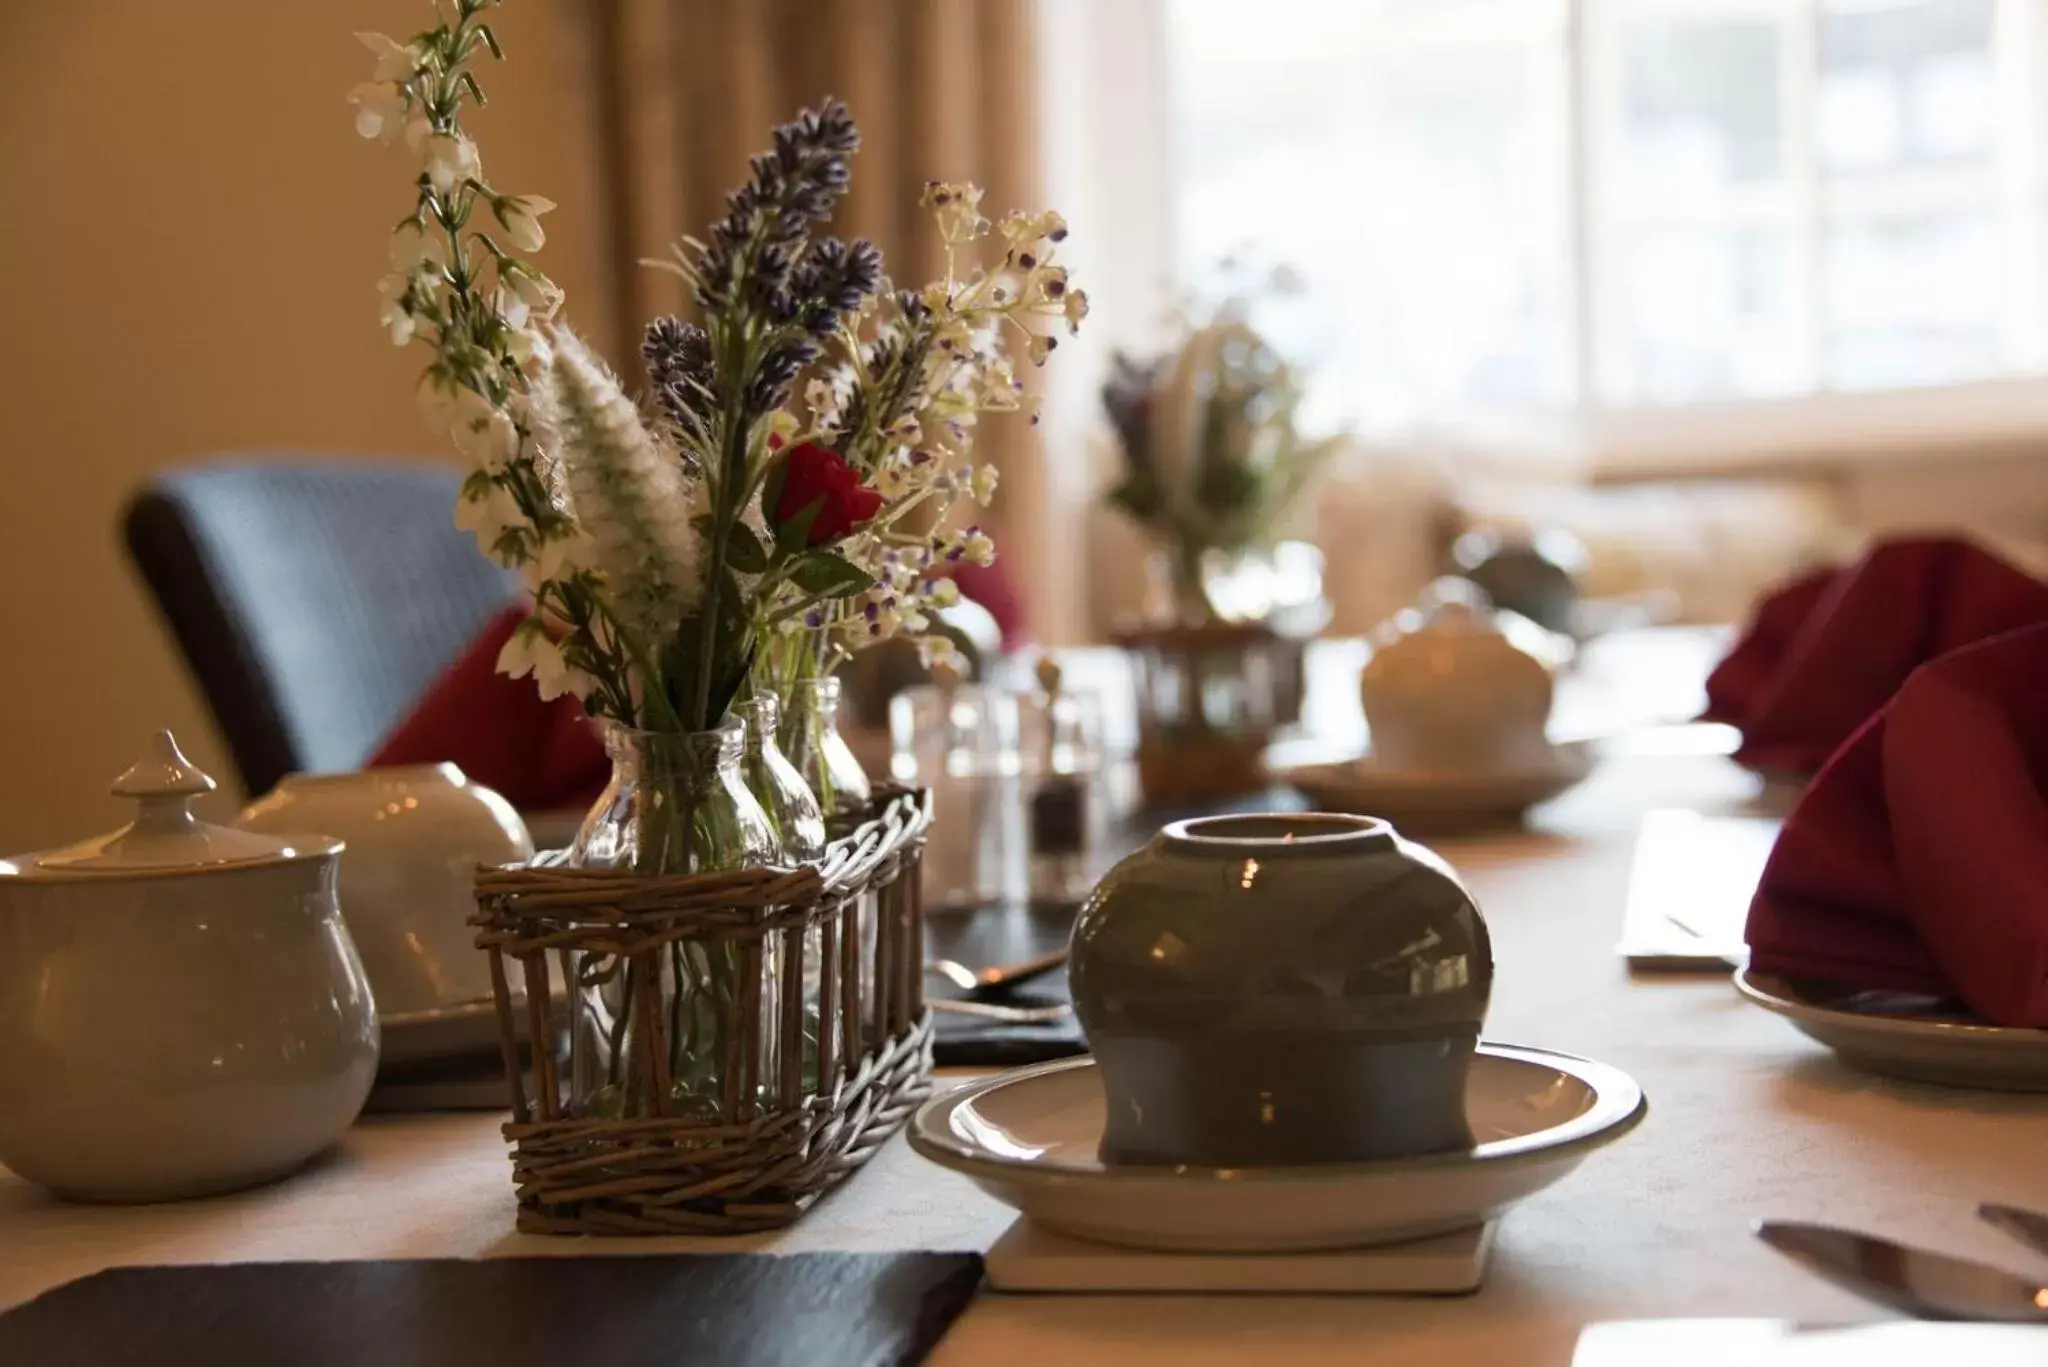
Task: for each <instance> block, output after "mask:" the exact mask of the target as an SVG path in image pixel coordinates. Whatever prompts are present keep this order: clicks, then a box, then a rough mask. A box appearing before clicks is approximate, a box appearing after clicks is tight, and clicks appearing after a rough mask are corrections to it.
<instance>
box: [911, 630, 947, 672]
mask: <svg viewBox="0 0 2048 1367" xmlns="http://www.w3.org/2000/svg"><path fill="white" fill-rule="evenodd" d="M956 653H957V652H956V651H955V648H954V645H953V638H952V637H950V636H920V637H918V638H917V658H918V662H919V663H920V664H922V665H923V666H924V667H925V668H926V669H930V668H932V667H933V666H934V665H942V664H951V663H952V662H953V656H954V655H955V654H956Z"/></svg>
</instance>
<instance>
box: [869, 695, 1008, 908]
mask: <svg viewBox="0 0 2048 1367" xmlns="http://www.w3.org/2000/svg"><path fill="white" fill-rule="evenodd" d="M889 736H890V745H891V748H892V752H893V757H892V759H891V762H890V768H891V771H892V772H893V773H894V774H895V775H896V776H897V777H898V778H899V779H901V780H902V781H904V782H908V783H919V784H923V785H924V786H925V787H927V788H929V789H931V793H932V811H933V818H932V824H931V829H930V831H929V832H927V833H926V836H925V851H924V864H923V872H924V896H925V906H926V907H927V908H928V909H931V910H967V909H971V908H974V907H979V906H987V905H990V904H993V903H999V902H1005V901H1009V902H1021V901H1022V900H1023V896H1024V890H1025V869H1024V829H1023V827H1024V819H1023V811H1022V805H1021V795H1020V791H1019V788H1018V777H1019V770H1020V765H1019V758H1018V753H1017V700H1016V697H1015V696H1014V695H1013V694H1011V693H1009V692H1007V691H1006V690H1003V689H1000V688H994V687H984V686H981V685H976V684H966V683H961V682H960V681H959V679H958V677H957V676H956V675H953V674H951V673H950V672H949V671H944V670H941V671H940V672H939V682H937V683H933V684H926V685H922V686H920V687H917V688H910V689H905V690H904V691H903V692H901V693H899V694H897V695H896V696H895V698H893V699H891V701H890V704H889Z"/></svg>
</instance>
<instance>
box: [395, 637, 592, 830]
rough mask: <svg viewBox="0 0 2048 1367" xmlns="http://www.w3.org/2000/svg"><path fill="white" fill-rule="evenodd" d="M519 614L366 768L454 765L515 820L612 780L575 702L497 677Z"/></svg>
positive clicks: (570, 801) (463, 663) (575, 804)
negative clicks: (491, 792) (514, 813)
mask: <svg viewBox="0 0 2048 1367" xmlns="http://www.w3.org/2000/svg"><path fill="white" fill-rule="evenodd" d="M525 620H526V609H525V608H523V607H509V608H506V609H505V610H504V611H503V612H501V613H499V614H498V615H497V616H496V617H493V618H492V619H491V620H490V623H489V624H488V625H487V626H485V627H484V629H483V632H482V633H481V634H480V635H479V636H478V637H477V638H476V640H475V641H474V642H473V643H472V644H471V645H470V647H469V649H468V650H466V651H464V652H463V653H462V657H461V658H460V659H458V660H457V661H456V662H455V663H454V664H452V665H450V666H449V667H448V670H447V672H446V673H444V674H443V675H442V676H441V677H440V678H439V679H438V680H436V681H435V683H434V685H433V687H431V688H429V689H428V690H427V694H426V696H425V697H424V698H422V699H421V700H420V704H419V706H418V708H416V709H415V710H414V712H413V714H412V715H411V716H410V717H407V718H406V719H405V721H404V722H402V723H400V725H399V727H398V729H397V730H396V731H394V732H392V734H391V735H390V737H389V738H388V739H386V740H385V742H384V744H383V745H382V746H381V747H379V749H378V751H377V753H376V754H374V755H372V756H371V757H370V763H369V767H370V768H373V769H374V768H379V767H382V766H385V765H394V764H438V763H440V762H441V761H443V760H452V761H453V762H454V763H456V764H458V765H460V766H461V767H462V772H464V773H465V774H468V775H469V776H470V777H471V778H472V779H474V780H476V781H477V782H478V783H481V784H483V785H484V786H485V787H487V788H495V789H497V790H498V792H500V793H502V794H503V795H504V797H505V799H506V801H508V802H510V803H511V804H512V805H513V806H514V807H517V808H518V809H519V810H520V811H522V812H546V811H560V810H565V809H574V808H581V807H588V806H589V805H590V804H591V803H592V802H594V801H596V800H597V795H598V794H599V793H600V792H602V791H603V790H604V785H605V782H606V780H608V779H609V778H610V777H611V761H610V760H609V759H608V758H606V756H605V753H604V741H603V739H602V738H601V737H600V736H599V735H598V731H597V727H596V725H595V724H594V723H593V722H592V721H591V720H590V719H589V718H588V717H586V716H585V715H584V714H583V704H582V703H580V702H578V701H577V700H576V699H575V698H570V697H563V698H557V699H555V700H554V701H553V702H542V701H541V699H540V693H539V691H538V690H536V689H535V688H534V686H533V680H532V679H508V678H506V677H505V676H504V675H503V674H500V673H499V672H498V652H499V651H500V650H503V649H504V647H505V642H506V641H507V640H509V639H511V636H512V630H513V628H515V627H517V626H518V625H519V624H520V623H521V622H523V621H525Z"/></svg>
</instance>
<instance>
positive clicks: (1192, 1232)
mask: <svg viewBox="0 0 2048 1367" xmlns="http://www.w3.org/2000/svg"><path fill="white" fill-rule="evenodd" d="M1465 1106H1466V1114H1467V1116H1468V1118H1469V1119H1470V1121H1471V1125H1472V1131H1473V1134H1474V1136H1475V1138H1476V1139H1477V1140H1478V1143H1477V1144H1475V1145H1474V1146H1473V1147H1472V1148H1470V1149H1461V1150H1456V1151H1453V1152H1448V1153H1437V1154H1425V1155H1422V1156H1419V1157H1415V1158H1401V1159H1388V1160H1384V1161H1380V1162H1371V1163H1326V1164H1318V1165H1315V1166H1310V1167H1291V1168H1290V1167H1275V1168H1194V1167H1141V1166H1117V1165H1108V1164H1104V1163H1103V1162H1102V1160H1101V1158H1100V1157H1099V1156H1098V1153H1097V1149H1098V1146H1099V1144H1100V1142H1101V1139H1102V1127H1103V1093H1102V1083H1101V1080H1100V1076H1099V1074H1098V1073H1097V1072H1096V1068H1095V1061H1094V1060H1093V1059H1092V1058H1080V1059H1070V1060H1065V1061H1062V1062H1059V1063H1051V1064H1045V1065H1042V1066H1039V1067H1035V1068H1025V1069H1020V1070H1018V1071H1016V1072H1011V1073H1004V1074H1001V1075H1000V1076H997V1077H993V1078H988V1079H985V1080H983V1081H980V1082H974V1083H969V1084H968V1085H966V1086H964V1087H962V1088H960V1089H959V1090H957V1091H954V1092H949V1093H947V1094H946V1095H944V1096H939V1097H934V1098H933V1099H932V1100H930V1101H928V1102H926V1103H925V1104H924V1105H923V1106H922V1107H920V1108H919V1110H918V1112H917V1115H916V1117H915V1118H914V1119H913V1120H912V1121H911V1125H910V1144H911V1147H912V1148H914V1149H916V1150H917V1152H918V1153H920V1154H922V1155H923V1156H924V1157H926V1158H928V1159H930V1160H931V1161H932V1162H934V1163H937V1164H939V1165H940V1166H942V1167H947V1168H952V1169H953V1170H954V1171H956V1172H961V1173H964V1174H966V1175H967V1176H968V1177H970V1178H972V1179H973V1181H974V1183H975V1185H977V1186H979V1187H980V1188H981V1189H982V1190H983V1191H986V1192H987V1193H989V1195H991V1196H993V1197H995V1198H996V1199H997V1200H999V1201H1001V1202H1003V1203H1004V1204H1005V1205H1009V1206H1012V1207H1015V1208H1016V1209H1017V1210H1019V1211H1022V1212H1023V1213H1024V1214H1025V1215H1027V1216H1029V1217H1030V1218H1031V1219H1032V1220H1034V1221H1036V1222H1037V1223H1038V1224H1040V1225H1042V1226H1044V1227H1046V1228H1048V1229H1051V1230H1054V1231H1057V1232H1059V1233H1062V1234H1069V1235H1072V1236H1074V1237H1076V1238H1081V1239H1094V1240H1098V1241H1100V1242H1104V1243H1112V1244H1121V1245H1124V1246H1126V1247H1132V1248H1147V1249H1159V1250H1165V1251H1177V1252H1208V1253H1286V1252H1299V1251H1304V1250H1310V1249H1330V1248H1358V1247H1365V1246H1369V1245H1372V1244H1384V1243H1393V1242H1397V1241H1399V1240H1403V1239H1419V1238H1425V1237H1428V1236H1430V1235H1433V1234H1441V1233H1444V1232H1446V1231H1449V1230H1454V1229H1465V1228H1469V1227H1471V1226H1473V1225H1477V1224H1481V1223H1483V1222H1484V1221H1486V1220H1487V1219H1489V1218H1490V1217H1492V1216H1493V1215H1494V1214H1496V1213H1497V1212H1499V1211H1501V1210H1504V1209H1505V1208H1506V1207H1508V1206H1510V1205H1512V1204H1514V1203H1515V1202H1516V1201H1519V1200H1521V1199H1522V1198H1524V1197H1526V1196H1529V1195H1531V1194H1532V1193H1534V1192H1537V1191H1541V1190H1542V1189H1543V1188H1544V1187H1547V1186H1549V1185H1550V1184H1551V1183H1553V1182H1555V1181H1557V1180H1558V1179H1559V1178H1561V1177H1563V1176H1564V1175H1565V1174H1566V1173H1568V1172H1570V1171H1571V1170H1572V1169H1573V1168H1575V1167H1577V1166H1578V1165H1579V1163H1580V1161H1581V1160H1583V1159H1584V1158H1585V1156H1586V1155H1587V1154H1589V1153H1591V1152H1592V1151H1593V1150H1594V1149H1597V1148H1599V1147H1601V1146H1602V1145H1604V1144H1608V1143H1611V1142H1613V1141H1614V1140H1616V1139H1618V1138H1620V1137H1621V1136H1622V1135H1624V1134H1626V1133H1628V1132H1629V1131H1630V1130H1631V1129H1633V1128H1634V1127H1635V1125H1636V1123H1637V1122H1638V1121H1640V1120H1641V1119H1642V1117H1643V1114H1644V1111H1645V1109H1646V1103H1645V1101H1644V1099H1643V1092H1642V1089H1641V1088H1640V1087H1638V1086H1637V1085H1636V1084H1635V1082H1634V1081H1633V1080H1631V1079H1630V1078H1629V1077H1628V1076H1627V1075H1626V1074H1625V1073H1623V1072H1621V1071H1620V1070H1619V1069H1617V1068H1612V1067H1609V1066H1608V1065H1606V1064H1604V1063H1594V1062H1592V1061H1590V1060H1588V1059H1581V1058H1573V1057H1572V1056H1571V1055H1569V1054H1555V1053H1551V1052H1549V1051H1547V1050H1543V1049H1527V1048H1522V1047H1520V1046H1516V1045H1506V1044H1493V1043H1486V1042H1482V1043H1481V1044H1480V1046H1479V1053H1478V1055H1477V1057H1475V1058H1474V1060H1473V1063H1472V1073H1471V1080H1470V1082H1469V1083H1468V1084H1467V1087H1466V1099H1465Z"/></svg>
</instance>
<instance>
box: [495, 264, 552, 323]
mask: <svg viewBox="0 0 2048 1367" xmlns="http://www.w3.org/2000/svg"><path fill="white" fill-rule="evenodd" d="M498 278H499V279H500V280H501V281H502V282H503V283H504V285H505V287H506V288H507V289H509V290H511V291H512V293H513V294H515V295H517V296H518V297H519V301H520V302H521V303H523V304H525V305H526V306H527V307H528V308H530V309H532V310H533V311H534V312H535V313H537V314H539V315H540V316H541V317H542V318H553V317H554V316H555V310H557V309H559V308H561V307H562V287H561V286H560V285H557V284H556V283H555V282H554V281H552V280H550V279H548V278H547V277H546V276H545V275H542V274H541V273H540V272H539V271H537V270H535V269H534V268H533V267H531V266H527V265H521V266H519V268H518V269H516V270H510V269H505V268H503V267H502V266H501V267H500V270H499V275H498Z"/></svg>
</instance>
